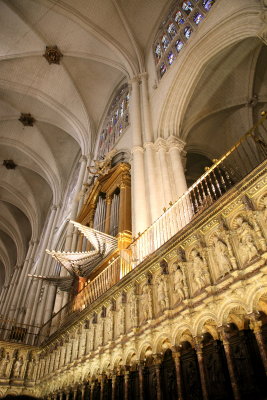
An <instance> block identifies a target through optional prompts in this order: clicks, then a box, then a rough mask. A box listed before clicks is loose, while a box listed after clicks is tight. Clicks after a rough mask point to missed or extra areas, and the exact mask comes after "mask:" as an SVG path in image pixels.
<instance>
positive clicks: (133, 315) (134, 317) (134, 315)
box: [128, 291, 137, 326]
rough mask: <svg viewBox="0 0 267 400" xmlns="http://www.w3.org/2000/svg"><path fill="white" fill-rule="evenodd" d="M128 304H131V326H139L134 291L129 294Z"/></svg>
mask: <svg viewBox="0 0 267 400" xmlns="http://www.w3.org/2000/svg"><path fill="white" fill-rule="evenodd" d="M128 304H129V318H130V321H131V326H135V325H136V324H137V304H136V297H135V294H134V292H133V291H131V292H130V294H129V297H128Z"/></svg>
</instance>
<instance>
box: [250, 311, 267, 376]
mask: <svg viewBox="0 0 267 400" xmlns="http://www.w3.org/2000/svg"><path fill="white" fill-rule="evenodd" d="M250 319H251V322H250V328H251V329H252V330H253V332H254V335H255V338H256V340H257V344H258V347H259V351H260V355H261V359H262V363H263V366H264V369H265V373H266V375H267V354H266V349H265V344H264V341H263V337H262V328H261V327H262V322H261V321H260V320H257V316H256V315H253V316H251V317H250Z"/></svg>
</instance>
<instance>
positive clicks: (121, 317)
mask: <svg viewBox="0 0 267 400" xmlns="http://www.w3.org/2000/svg"><path fill="white" fill-rule="evenodd" d="M124 331H125V306H124V302H123V301H122V299H120V301H119V304H118V313H117V332H118V334H119V335H122V334H124Z"/></svg>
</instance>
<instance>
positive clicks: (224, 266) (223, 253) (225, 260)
mask: <svg viewBox="0 0 267 400" xmlns="http://www.w3.org/2000/svg"><path fill="white" fill-rule="evenodd" d="M213 251H214V258H215V261H217V262H216V267H217V268H216V270H217V273H218V276H219V277H222V276H225V275H226V274H228V273H229V272H230V271H231V269H232V264H231V261H230V253H229V249H228V246H227V244H226V243H225V242H224V241H223V240H222V239H221V238H219V237H218V236H217V235H214V237H213Z"/></svg>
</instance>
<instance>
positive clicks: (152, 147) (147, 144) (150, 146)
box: [144, 142, 154, 150]
mask: <svg viewBox="0 0 267 400" xmlns="http://www.w3.org/2000/svg"><path fill="white" fill-rule="evenodd" d="M144 148H145V150H146V149H149V148H151V149H152V150H154V143H153V142H146V143H145V144H144Z"/></svg>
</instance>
